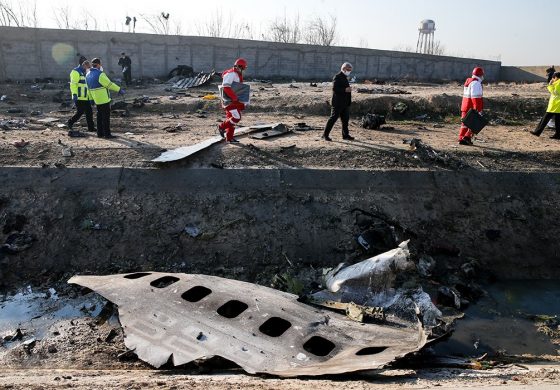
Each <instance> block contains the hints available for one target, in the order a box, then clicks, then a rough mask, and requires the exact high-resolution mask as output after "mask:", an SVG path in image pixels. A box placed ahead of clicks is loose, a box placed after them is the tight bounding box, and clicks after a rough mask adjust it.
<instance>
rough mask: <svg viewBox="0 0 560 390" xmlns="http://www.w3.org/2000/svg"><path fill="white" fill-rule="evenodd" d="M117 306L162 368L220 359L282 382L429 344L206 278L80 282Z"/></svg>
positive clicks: (136, 342)
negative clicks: (167, 364) (283, 379)
mask: <svg viewBox="0 0 560 390" xmlns="http://www.w3.org/2000/svg"><path fill="white" fill-rule="evenodd" d="M69 283H73V284H79V285H81V286H84V287H88V288H90V289H92V290H93V291H95V292H97V293H99V294H101V295H102V296H104V297H105V298H106V299H108V300H109V301H111V302H113V303H115V304H116V305H118V308H119V315H120V322H121V324H122V326H123V328H124V333H125V344H126V346H127V348H129V349H131V350H134V351H135V353H136V354H137V355H138V357H139V358H140V359H142V360H144V361H146V362H148V363H149V364H151V365H153V366H155V367H160V366H162V365H163V364H165V363H167V362H168V361H169V362H172V363H173V364H174V365H182V364H186V363H188V362H191V361H193V360H196V359H203V358H210V357H212V356H221V357H223V358H225V359H228V360H230V361H233V362H235V363H237V364H238V365H239V366H241V367H242V368H243V369H244V370H245V371H247V372H249V373H257V372H258V373H268V374H273V375H278V376H283V377H292V376H299V375H323V374H337V373H344V372H351V371H358V370H369V369H377V368H381V367H383V366H384V365H386V364H387V363H389V362H391V361H393V360H394V359H396V358H397V357H402V356H404V355H406V354H408V353H410V352H414V351H417V350H419V349H420V348H421V347H422V346H423V345H424V344H425V343H426V338H427V337H426V334H425V332H424V330H423V328H422V326H421V325H420V324H417V326H411V327H402V326H401V327H399V326H390V325H387V326H385V325H377V324H361V323H357V322H354V321H350V320H348V319H346V318H345V317H344V316H343V315H340V314H338V313H334V312H329V311H324V310H320V309H317V308H314V307H312V306H308V305H305V304H303V303H301V302H298V300H297V298H298V297H297V296H296V295H293V294H288V293H284V292H281V291H277V290H273V289H270V288H268V287H262V286H258V285H255V284H251V283H246V282H241V281H236V280H230V279H224V278H219V277H214V276H206V275H189V274H166V273H155V272H145V273H136V274H126V275H111V276H75V277H73V278H71V279H70V280H69Z"/></svg>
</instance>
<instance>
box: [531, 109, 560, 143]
mask: <svg viewBox="0 0 560 390" xmlns="http://www.w3.org/2000/svg"><path fill="white" fill-rule="evenodd" d="M552 118H554V123H555V127H554V130H556V131H555V132H554V135H555V136H557V137H560V114H557V113H554V112H547V113H546V114H544V116H543V118H542V119H541V121H540V122H539V125H538V126H537V128H536V129H535V131H534V132H533V133H534V134H535V135H541V133H542V132H543V131H544V128H545V127H546V125H547V124H548V122H550V120H551V119H552Z"/></svg>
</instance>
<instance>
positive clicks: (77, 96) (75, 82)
mask: <svg viewBox="0 0 560 390" xmlns="http://www.w3.org/2000/svg"><path fill="white" fill-rule="evenodd" d="M90 68H91V63H90V62H89V61H87V60H84V61H83V62H82V64H81V65H79V66H77V67H75V68H74V69H72V71H71V72H70V92H71V93H72V101H73V102H74V106H75V107H76V113H75V114H74V116H73V117H72V118H70V119H68V122H67V125H68V135H69V136H70V137H81V136H82V134H81V133H80V132H78V131H75V130H72V126H74V123H76V121H78V119H80V118H81V117H82V115H83V114H85V115H86V122H87V127H88V131H95V126H94V124H93V110H92V109H91V101H90V100H91V95H90V93H89V90H88V87H87V84H86V73H87V72H88V71H89V69H90Z"/></svg>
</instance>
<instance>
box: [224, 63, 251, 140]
mask: <svg viewBox="0 0 560 390" xmlns="http://www.w3.org/2000/svg"><path fill="white" fill-rule="evenodd" d="M245 69H247V61H246V60H245V59H244V58H238V59H237V60H236V61H235V64H234V65H233V68H230V69H228V70H226V71H224V72H223V73H222V79H223V81H222V90H223V93H224V94H225V95H227V97H229V99H231V103H229V104H227V105H223V108H224V110H225V112H226V119H225V120H224V121H223V122H222V123H221V124H220V125H218V131H219V132H220V135H221V136H222V137H224V134H225V138H226V142H239V141H238V140H236V139H235V138H234V137H233V134H234V131H235V125H236V124H237V123H239V121H240V120H241V111H243V110H244V109H245V104H243V103H241V102H240V101H239V98H238V97H237V95H236V94H235V92H234V90H233V89H232V88H231V85H232V84H233V83H241V84H243V71H244V70H245Z"/></svg>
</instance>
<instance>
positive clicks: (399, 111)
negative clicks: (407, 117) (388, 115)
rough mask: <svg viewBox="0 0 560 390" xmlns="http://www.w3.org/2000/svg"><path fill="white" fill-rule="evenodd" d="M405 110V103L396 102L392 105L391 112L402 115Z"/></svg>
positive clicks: (406, 109)
mask: <svg viewBox="0 0 560 390" xmlns="http://www.w3.org/2000/svg"><path fill="white" fill-rule="evenodd" d="M406 111H408V106H407V105H406V103H403V102H398V103H397V104H395V105H394V106H393V112H396V113H397V114H401V115H404V114H405V113H406Z"/></svg>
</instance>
